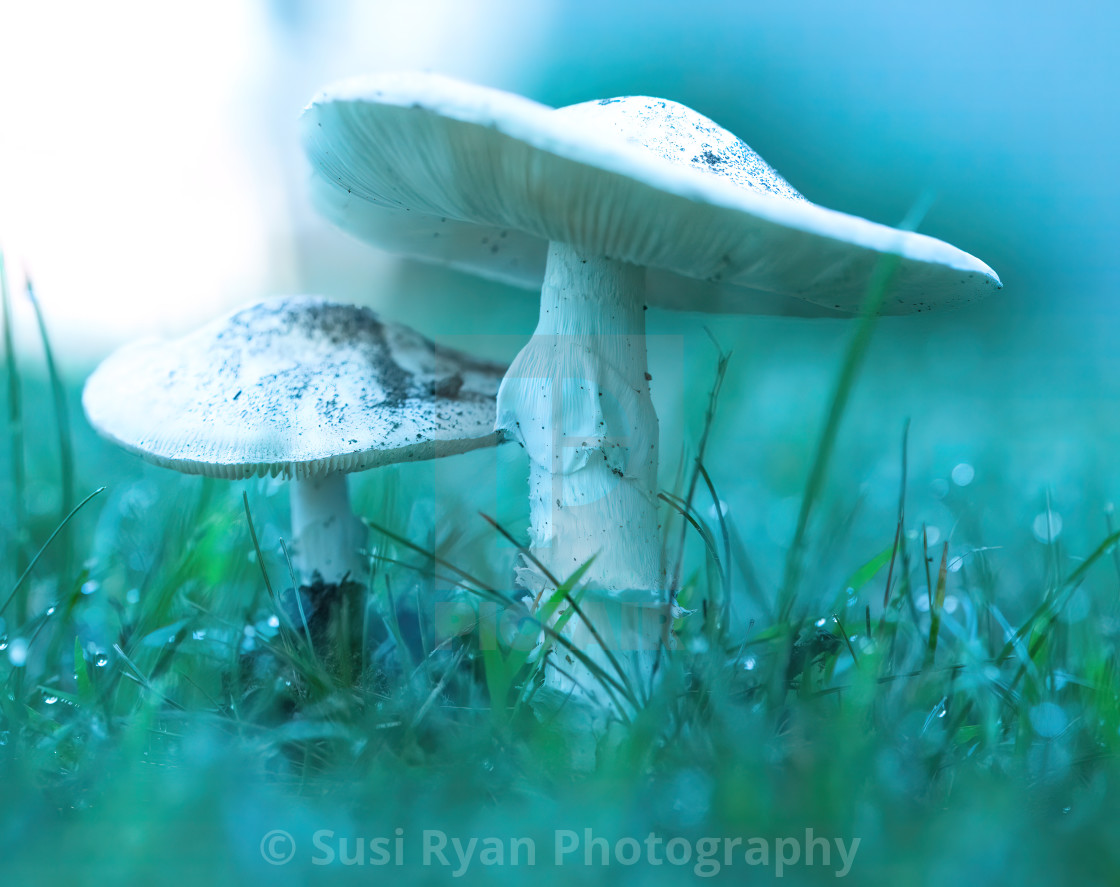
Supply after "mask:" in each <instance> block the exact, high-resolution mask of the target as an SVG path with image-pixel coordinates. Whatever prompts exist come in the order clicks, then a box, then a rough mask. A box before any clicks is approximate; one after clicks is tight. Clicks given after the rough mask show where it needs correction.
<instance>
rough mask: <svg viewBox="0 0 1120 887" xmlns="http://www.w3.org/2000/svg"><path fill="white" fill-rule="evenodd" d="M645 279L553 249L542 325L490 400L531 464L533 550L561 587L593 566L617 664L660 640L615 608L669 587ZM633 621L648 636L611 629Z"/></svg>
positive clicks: (599, 625)
mask: <svg viewBox="0 0 1120 887" xmlns="http://www.w3.org/2000/svg"><path fill="white" fill-rule="evenodd" d="M644 280H645V278H644V269H642V268H640V267H638V266H635V265H630V264H627V263H624V262H619V261H615V260H612V259H607V258H604V257H602V256H594V255H585V254H582V253H580V252H579V251H577V250H576V249H574V248H573V247H571V246H568V245H566V244H561V243H555V242H554V243H552V244H550V246H549V251H548V262H547V265H546V269H545V279H544V286H543V288H542V290H541V313H540V322H539V324H538V326H537V330H536V333H535V334H534V336H533V339H532V340H531V341H530V342H529V344H527V345H526V346H525V347H524V348H523V349H522V350H521V353H520V354H519V355H518V356H517V358H516V360H514V362H513V365H512V366H511V367H510V369H509V371H508V372H507V373H506V376H505V379H504V380H503V382H502V387H501V389H500V391H499V392H498V421H497V427H498V428H501V429H503V430H505V432H506V433H507V434H508V435H509V436H510V437H512V438H513V439H515V440H517V441H519V442H520V443H521V444H522V445H523V446H524V447H525V449H526V450H527V452H528V455H529V464H530V468H529V471H530V476H529V484H530V487H529V489H530V547H531V550H532V553H533V555H534V556H535V557H536V558H538V559H539V560H540V561H541V563H542V564H544V565H545V567H547V568H548V571H549V572H550V573H551V574H552V575H553V576H555V577H556V578H557V579H559V580H560V581H563V580H564V579H566V578H567V577H568V576H570V575H571V574H572V573H573V572H574V571H575V570H577V569H578V568H579V567H580V566H581V565H583V564H584V563H586V562H587V561H589V560H591V559H592V558H594V562H593V563H592V565H591V567H590V569H589V570H588V571H587V573H586V574H585V576H584V581H585V582H586V583H587V584H588V586H589V588H590V589H591V590H592V591H591V594H592V595H593V596H595V597H598V598H602V599H603V601H604V606H603V607H596V608H595V610H596V612H599V610H602V611H603V612H602V613H600V615H599V616H598V617H597V618H595V619H591V617H589V621H593V622H594V623H595V628H596V631H598V633H599V634H600V635H601V636H602V637H603V642H604V644H606V645H607V646H609V647H613V648H614V649H615V651H616V652H618V651H621V652H623V653H624V654H625V655H620V656H618V657H617V658H618V660H619V661H620V662H623V661H624V660H630V659H631V658H633V657H631V656H630V653H631V652H639V656H638V657H637V658H638V659H641V660H645V659H650V660H651V661H652V657H651V656H650V655H649V653H650V651H653V652H656V649H657V646H658V644H659V642H660V632H659V631H658V630H656V629H655V628H653V626H654V625H655V624H656V623H657V620H656V619H654V620H650V619H645V618H638V615H639V614H630V615H623V614H622V612H621V611H620V610H619V609H618V608H619V607H622V608H623V609H627V608H629V607H631V606H635V605H637V606H639V607H640V608H641V610H643V611H645V610H648V609H649V608H650V607H651V606H656V605H659V604H662V603H663V602H664V598H665V589H666V581H665V574H664V571H663V569H662V565H661V537H660V527H659V525H658V518H657V497H656V485H657V437H658V429H657V414H656V412H655V411H654V408H653V402H652V400H651V399H650V393H649V375H648V373H647V369H646V343H645V305H644ZM519 579H520V581H521V584H522V585H523V586H525V587H526V588H528V589H529V590H530V591H533V592H536V591H538V590H540V589H541V588H545V587H547V585H548V583H547V580H545V579H544V577H542V576H540V575H539V574H538V573H537V572H536V571H535V570H533V569H531V568H529V567H528V566H526V567H524V568H523V569H522V570H521V571H520V577H519ZM609 602H613V604H610V603H609ZM608 604H609V605H608ZM607 611H611V612H610V613H608V612H607ZM576 621H578V620H577V619H573V620H572V622H576ZM635 623H637V624H641V625H649V626H650V628H649V630H648V631H641V632H635V631H633V630H631V629H626V630H623V631H619V630H618V626H619V625H626V626H630V625H632V624H635ZM573 631H574V629H573ZM647 635H648V637H647ZM637 647H641V648H644V650H642V651H638V650H636V648H637ZM596 658H598V657H596ZM624 670H625V671H628V672H629V674H628V675H627V678H628V679H629V678H639V677H646V676H647V674H646V673H647V671H648V668H647V667H646V666H636V667H634V668H628V667H626V666H624ZM560 683H561V684H570V681H560ZM577 683H584V682H583V681H578V680H577Z"/></svg>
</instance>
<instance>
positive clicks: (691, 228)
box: [302, 73, 1000, 686]
mask: <svg viewBox="0 0 1120 887" xmlns="http://www.w3.org/2000/svg"><path fill="white" fill-rule="evenodd" d="M302 120H303V138H304V147H305V150H306V153H307V155H308V157H309V158H310V160H311V164H312V167H313V169H314V176H313V180H312V194H313V198H314V200H315V202H316V204H317V206H318V208H319V209H320V211H321V212H323V213H324V214H325V215H326V216H327V217H328V218H330V219H331V220H333V221H334V222H335V223H336V224H338V225H339V226H341V227H343V228H345V229H347V230H349V231H351V232H353V233H354V234H356V235H358V236H359V237H362V238H364V239H366V240H368V241H370V242H373V243H375V244H378V245H380V246H383V247H387V248H389V249H392V250H395V251H398V252H401V253H404V254H406V255H409V256H414V257H417V258H421V259H426V260H430V261H440V262H445V263H447V264H450V265H452V266H455V267H459V268H463V269H467V270H471V271H474V272H476V273H479V274H482V275H485V276H488V277H491V278H496V279H499V280H502V281H506V282H509V283H514V284H519V285H523V286H527V287H533V288H536V287H537V286H540V287H541V303H540V304H541V309H540V322H539V325H538V327H537V330H536V334H535V335H534V337H533V339H532V340H531V341H530V343H529V344H528V345H526V346H525V348H524V349H523V350H522V351H521V353H520V354H519V355H518V357H517V359H516V360H515V361H514V363H513V365H512V366H511V367H510V369H509V371H508V372H507V374H506V377H505V379H504V381H503V383H502V387H501V390H500V392H499V395H498V422H497V427H498V428H500V429H502V430H503V431H505V432H506V433H507V434H508V435H510V436H511V437H513V438H514V439H516V440H518V441H520V442H521V443H522V444H523V445H524V446H525V448H526V449H527V451H528V454H529V459H530V466H531V468H530V471H531V478H530V510H531V534H530V538H531V544H532V551H533V553H534V555H535V556H536V557H537V558H538V559H539V560H540V561H541V562H542V563H543V564H544V565H545V566H546V567H547V568H548V571H549V572H550V573H551V574H553V575H554V576H558V577H560V578H563V577H564V576H566V575H568V574H570V573H571V572H572V571H573V570H574V569H576V568H577V567H579V566H580V565H581V564H583V563H585V562H587V561H588V560H589V559H590V558H592V557H594V558H595V560H594V562H593V564H592V566H591V568H590V570H589V571H588V573H587V574H586V578H587V579H588V580H590V584H591V585H593V586H594V587H595V588H596V589H598V592H599V598H600V602H601V603H603V604H605V603H606V602H611V603H612V604H613V605H614V606H613V607H606V609H605V610H604V614H608V613H609V614H613V615H603V616H601V617H600V619H601V620H605V621H607V622H611V621H613V622H614V624H615V626H616V629H615V630H614V631H613V632H612V635H613V642H614V643H615V644H617V645H621V646H625V647H630V648H632V647H634V646H638V647H644V648H645V655H642V652H641V651H639V655H638V656H636V657H629V658H630V661H631V662H632V663H635V664H632V665H631V666H624V668H628V669H629V670H630V675H629V677H631V678H643V677H646V676H648V673H649V669H650V663H651V661H652V659H651V657H650V656H649V655H648V650H649V648H651V647H654V646H656V644H657V641H658V638H659V636H660V631H659V629H658V627H657V625H658V620H657V619H654V618H651V617H650V615H649V608H650V607H653V608H657V607H659V606H660V605H662V604H663V603H664V602H665V600H666V594H667V589H666V584H667V583H666V576H665V571H664V566H663V565H662V564H661V562H660V538H659V527H658V516H657V496H656V492H657V439H658V431H657V418H656V415H655V412H654V408H653V404H652V402H651V400H650V393H649V374H648V372H647V368H646V353H645V337H644V336H645V319H644V313H643V312H644V309H645V307H646V305H647V304H651V305H656V306H660V307H665V308H673V309H677V310H689V311H707V312H739V313H793V314H805V315H810V316H843V315H846V314H851V313H854V312H855V311H857V310H858V309H859V306H860V301H861V298H862V296H863V294H864V291H865V287H866V285H867V281H868V279H869V277H870V273H871V270H872V268H873V267H874V265H875V263H876V261H877V260H878V258H879V257H880V255H882V254H891V255H895V256H898V257H899V260H898V266H897V271H896V272H895V274H894V276H893V278H892V281H891V291H890V294H889V297H888V299H887V301H886V303H885V305H884V308H883V310H884V313H889V314H904V313H909V312H917V311H925V310H928V309H931V308H935V307H940V306H945V305H952V304H959V303H963V302H966V301H969V300H971V299H974V298H977V297H979V296H982V295H984V294H985V293H988V292H990V291H992V290H994V289H997V288H999V286H1000V283H999V279H998V277H997V276H996V275H995V273H994V272H993V271H992V270H991V269H990V268H988V266H987V265H985V264H984V263H983V262H981V261H979V260H978V259H976V258H974V257H973V256H971V255H968V254H967V253H964V252H962V251H961V250H959V249H957V248H955V247H953V246H950V245H949V244H947V243H943V242H942V241H939V240H935V239H934V238H931V237H927V236H923V235H920V234H915V233H911V232H906V231H900V230H896V229H893V228H889V227H885V226H883V225H878V224H875V223H873V222H869V221H866V220H864V219H860V218H857V217H854V216H850V215H846V214H844V213H839V212H835V211H833V210H829V209H825V208H823V207H820V206H817V205H815V204H813V203H810V202H809V201H808V200H806V199H805V198H804V197H802V196H801V195H800V194H799V193H798V192H797V191H796V190H794V188H793V187H792V186H790V185H789V184H788V183H787V182H786V181H785V180H784V179H783V178H782V177H781V176H779V175H778V174H777V173H776V172H775V171H774V170H773V169H771V168H770V167H769V166H768V165H767V164H766V163H765V162H764V161H763V160H762V158H761V157H759V156H758V154H756V153H755V152H754V151H753V150H751V148H750V147H748V146H747V145H746V144H745V143H744V142H742V141H741V140H740V139H738V138H736V137H735V136H734V135H732V134H731V133H729V132H727V131H726V130H724V129H721V128H720V127H719V126H717V125H716V124H715V123H713V122H712V121H711V120H709V119H708V118H706V117H703V116H702V115H700V114H698V113H696V112H695V111H693V110H691V109H689V108H686V107H684V106H682V105H679V104H677V103H675V102H671V101H666V100H663V99H656V98H647V97H629V98H615V99H604V100H601V101H592V102H586V103H583V104H579V105H573V106H570V107H566V108H561V109H558V110H556V109H552V108H549V107H547V106H544V105H540V104H537V103H536V102H533V101H530V100H528V99H524V98H521V97H519V96H515V95H511V94H509V93H505V92H500V91H497V90H493V89H487V88H484V87H479V86H474V85H471V84H466V83H461V82H457V81H454V80H450V79H447V78H444V77H441V76H438V75H434V74H423V73H420V74H417V73H406V74H385V75H375V76H370V77H364V78H358V79H353V80H349V81H344V82H342V83H340V84H337V85H335V86H332V87H330V88H328V89H326V90H325V91H323V92H321V93H320V94H319V95H318V96H317V97H316V98H315V99H314V100H313V101H312V102H311V104H310V105H309V106H308V107H307V108H306V109H305V110H304V114H303V118H302ZM532 573H533V571H532V570H526V571H524V572H523V576H522V579H523V581H524V582H525V583H526V584H527V585H529V586H530V587H534V586H540V585H544V584H547V583H545V582H544V580H543V579H542V577H540V576H539V575H537V576H533V575H532ZM635 606H636V607H637V609H634V607H635ZM570 624H572V625H573V626H574V625H576V624H578V620H572V622H571V623H570ZM618 625H621V626H622V627H621V629H619V628H617V626H618ZM635 625H636V626H639V627H638V628H634V626H635ZM627 626H629V627H627ZM599 633H600V634H606V633H607V632H605V631H600V632H599ZM643 639H644V640H643ZM607 643H608V644H610V643H611V641H607ZM601 661H605V660H601ZM581 677H582V678H586V675H582V676H581V675H572V674H570V673H569V676H568V678H564V677H560V678H556V677H555V676H554V680H555V682H556V683H558V684H559V685H561V686H565V685H575V684H580V683H584V684H586V681H585V680H583V681H581Z"/></svg>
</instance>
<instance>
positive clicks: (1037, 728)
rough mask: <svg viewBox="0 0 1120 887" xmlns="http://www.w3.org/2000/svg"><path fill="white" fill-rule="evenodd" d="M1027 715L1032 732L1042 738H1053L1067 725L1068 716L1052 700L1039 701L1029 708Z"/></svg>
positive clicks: (1063, 730)
mask: <svg viewBox="0 0 1120 887" xmlns="http://www.w3.org/2000/svg"><path fill="white" fill-rule="evenodd" d="M1029 717H1030V721H1031V726H1032V727H1033V728H1034V732H1035V733H1037V734H1038V735H1039V736H1041V737H1042V738H1043V739H1053V738H1054V737H1055V736H1058V735H1060V734H1061V733H1063V732H1065V729H1066V727H1068V726H1069V717H1068V716H1067V715H1066V713H1065V711H1064V710H1063V709H1062V707H1061V706H1060V705H1055V704H1054V703H1053V702H1040V703H1039V704H1038V705H1036V706H1035V707H1034V708H1032V709H1031V710H1030V713H1029Z"/></svg>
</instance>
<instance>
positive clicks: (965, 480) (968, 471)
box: [950, 462, 976, 487]
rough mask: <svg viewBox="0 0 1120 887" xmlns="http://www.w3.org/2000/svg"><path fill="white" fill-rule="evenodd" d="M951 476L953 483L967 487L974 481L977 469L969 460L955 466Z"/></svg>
mask: <svg viewBox="0 0 1120 887" xmlns="http://www.w3.org/2000/svg"><path fill="white" fill-rule="evenodd" d="M950 476H951V477H952V478H953V483H955V484H956V485H957V486H958V487H967V486H968V485H969V484H970V483H972V480H973V478H975V477H976V469H974V468H973V467H972V466H971V465H969V464H968V463H967V462H961V463H960V464H959V465H956V466H954V467H953V471H952V474H951V475H950Z"/></svg>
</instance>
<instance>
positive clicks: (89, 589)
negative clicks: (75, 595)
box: [82, 579, 101, 594]
mask: <svg viewBox="0 0 1120 887" xmlns="http://www.w3.org/2000/svg"><path fill="white" fill-rule="evenodd" d="M100 588H101V583H100V582H98V581H97V580H96V579H90V580H89V581H88V582H83V583H82V594H94V593H96V592H97V590H98V589H100Z"/></svg>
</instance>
